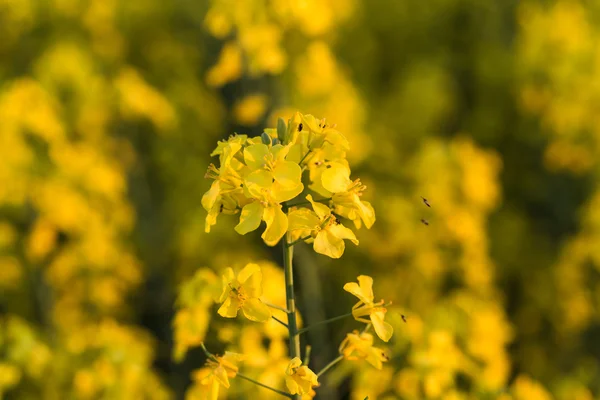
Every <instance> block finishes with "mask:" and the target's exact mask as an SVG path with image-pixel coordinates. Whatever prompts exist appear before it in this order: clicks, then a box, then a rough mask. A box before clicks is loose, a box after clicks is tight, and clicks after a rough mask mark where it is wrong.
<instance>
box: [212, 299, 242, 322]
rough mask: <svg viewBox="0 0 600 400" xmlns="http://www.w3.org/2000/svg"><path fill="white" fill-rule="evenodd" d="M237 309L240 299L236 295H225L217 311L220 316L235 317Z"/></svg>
mask: <svg viewBox="0 0 600 400" xmlns="http://www.w3.org/2000/svg"><path fill="white" fill-rule="evenodd" d="M239 309H240V301H239V300H238V299H237V297H227V299H225V302H224V303H223V304H222V305H221V307H219V310H218V311H217V312H218V313H219V315H220V316H221V317H225V318H235V317H237V312H238V310H239Z"/></svg>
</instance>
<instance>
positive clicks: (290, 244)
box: [286, 235, 312, 247]
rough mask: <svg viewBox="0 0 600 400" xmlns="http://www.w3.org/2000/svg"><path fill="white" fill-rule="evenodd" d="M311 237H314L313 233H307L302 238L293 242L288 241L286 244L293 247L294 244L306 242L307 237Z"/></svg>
mask: <svg viewBox="0 0 600 400" xmlns="http://www.w3.org/2000/svg"><path fill="white" fill-rule="evenodd" d="M311 237H312V235H306V236H304V237H301V238H300V239H297V240H294V241H293V242H291V243H286V246H287V247H292V246H294V245H296V244H298V243H301V242H304V241H305V240H306V239H310V238H311Z"/></svg>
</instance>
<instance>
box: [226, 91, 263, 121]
mask: <svg viewBox="0 0 600 400" xmlns="http://www.w3.org/2000/svg"><path fill="white" fill-rule="evenodd" d="M267 101H268V98H267V96H265V95H264V94H253V95H250V96H246V97H244V98H243V99H241V100H240V101H238V102H237V103H236V105H235V106H234V109H233V113H234V115H235V119H236V121H238V122H239V123H240V124H242V125H247V126H251V125H256V123H257V122H258V121H259V119H260V118H261V117H262V116H263V115H264V114H265V111H266V109H267Z"/></svg>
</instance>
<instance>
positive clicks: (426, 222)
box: [421, 218, 429, 226]
mask: <svg viewBox="0 0 600 400" xmlns="http://www.w3.org/2000/svg"><path fill="white" fill-rule="evenodd" d="M421 222H422V223H423V224H424V225H427V226H429V222H428V221H427V220H426V219H424V218H421Z"/></svg>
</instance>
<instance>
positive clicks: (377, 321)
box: [371, 311, 394, 342]
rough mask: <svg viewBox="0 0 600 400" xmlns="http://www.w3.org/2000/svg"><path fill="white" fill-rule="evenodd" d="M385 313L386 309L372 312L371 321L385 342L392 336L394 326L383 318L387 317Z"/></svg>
mask: <svg viewBox="0 0 600 400" xmlns="http://www.w3.org/2000/svg"><path fill="white" fill-rule="evenodd" d="M385 313H386V312H385V311H376V312H374V313H372V314H371V323H372V324H373V328H374V329H375V333H377V336H379V338H380V339H381V340H383V341H384V342H387V341H388V340H390V338H391V337H392V334H393V333H394V328H393V327H392V326H391V325H390V324H388V323H387V322H385V321H384V320H383V319H384V318H385Z"/></svg>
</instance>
